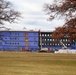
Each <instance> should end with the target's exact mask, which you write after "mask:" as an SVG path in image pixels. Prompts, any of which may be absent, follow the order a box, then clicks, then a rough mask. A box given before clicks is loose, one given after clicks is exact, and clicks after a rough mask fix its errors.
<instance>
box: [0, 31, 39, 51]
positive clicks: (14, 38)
mask: <svg viewBox="0 0 76 75" xmlns="http://www.w3.org/2000/svg"><path fill="white" fill-rule="evenodd" d="M0 50H3V51H6V50H8V51H28V50H30V51H32V50H33V51H35V50H39V33H38V32H34V31H0Z"/></svg>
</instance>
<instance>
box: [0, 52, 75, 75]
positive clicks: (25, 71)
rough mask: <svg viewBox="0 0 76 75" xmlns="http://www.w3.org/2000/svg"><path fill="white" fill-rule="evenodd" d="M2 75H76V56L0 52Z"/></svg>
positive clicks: (0, 72) (0, 70) (0, 74)
mask: <svg viewBox="0 0 76 75" xmlns="http://www.w3.org/2000/svg"><path fill="white" fill-rule="evenodd" d="M0 75H76V54H53V53H38V52H0Z"/></svg>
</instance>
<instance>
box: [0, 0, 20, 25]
mask: <svg viewBox="0 0 76 75" xmlns="http://www.w3.org/2000/svg"><path fill="white" fill-rule="evenodd" d="M19 17H20V13H19V12H18V11H15V10H14V9H13V8H12V4H11V3H10V2H9V1H5V0H0V25H2V24H4V22H5V21H6V22H9V23H12V22H15V21H16V20H18V18H19Z"/></svg>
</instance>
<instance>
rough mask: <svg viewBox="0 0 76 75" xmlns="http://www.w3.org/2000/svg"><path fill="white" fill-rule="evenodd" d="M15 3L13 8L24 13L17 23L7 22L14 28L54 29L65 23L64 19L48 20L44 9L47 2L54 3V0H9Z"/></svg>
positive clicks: (8, 25)
mask: <svg viewBox="0 0 76 75" xmlns="http://www.w3.org/2000/svg"><path fill="white" fill-rule="evenodd" d="M8 1H10V2H11V3H12V4H13V8H14V9H16V10H18V11H19V12H21V13H22V17H23V18H22V19H20V20H19V22H18V23H17V24H16V23H15V24H11V25H10V24H9V23H7V27H10V28H12V29H17V30H18V29H23V28H24V27H25V28H26V29H33V30H35V29H36V30H39V29H41V30H52V29H54V28H55V27H57V26H61V25H63V23H64V21H63V20H62V19H61V20H57V19H55V20H53V21H48V20H47V19H48V18H49V16H48V15H46V12H44V11H43V9H44V7H43V6H44V4H45V3H52V1H53V0H8Z"/></svg>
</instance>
